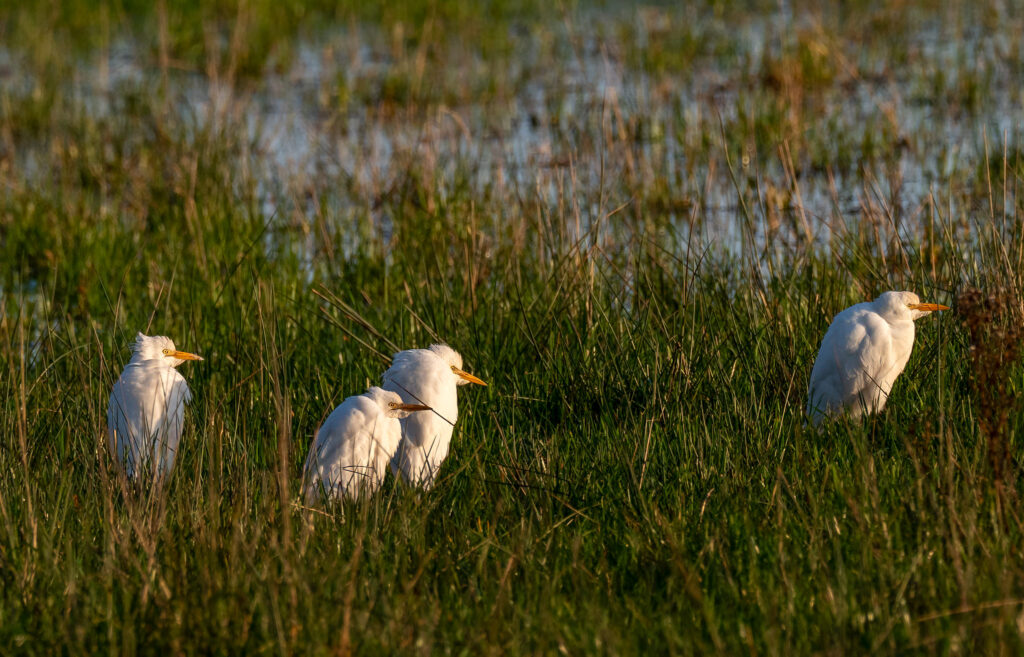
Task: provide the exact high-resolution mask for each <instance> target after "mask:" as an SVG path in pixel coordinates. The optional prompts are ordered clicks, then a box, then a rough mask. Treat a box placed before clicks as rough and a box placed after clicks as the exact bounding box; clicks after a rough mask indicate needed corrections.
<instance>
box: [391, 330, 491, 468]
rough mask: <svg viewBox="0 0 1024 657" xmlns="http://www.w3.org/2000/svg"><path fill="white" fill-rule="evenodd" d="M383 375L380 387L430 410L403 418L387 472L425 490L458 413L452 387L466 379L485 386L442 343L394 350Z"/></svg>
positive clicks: (460, 358)
mask: <svg viewBox="0 0 1024 657" xmlns="http://www.w3.org/2000/svg"><path fill="white" fill-rule="evenodd" d="M383 378H384V384H383V387H384V389H385V390H391V391H393V392H397V393H398V394H399V395H401V396H402V399H403V400H404V401H406V402H408V403H417V404H426V405H428V406H430V407H431V409H432V412H431V413H417V414H415V415H412V416H410V417H407V418H405V419H404V420H402V434H403V435H402V442H401V443H400V444H399V446H398V451H397V452H396V453H395V456H394V458H392V459H391V471H392V472H394V473H395V474H396V475H398V474H401V476H402V478H403V479H405V481H406V482H408V483H411V484H415V485H418V486H423V487H424V488H430V487H431V486H433V484H434V479H435V478H436V477H437V471H438V470H439V469H440V467H441V463H442V462H443V461H444V460H445V458H446V457H447V456H448V446H449V445H450V443H451V441H452V430H453V429H454V428H455V421H456V420H457V419H458V417H459V400H458V397H457V395H456V392H455V391H456V388H457V387H458V386H461V385H466V384H467V383H475V384H477V385H481V386H485V385H487V384H486V383H484V382H483V381H482V380H480V379H479V378H477V377H475V376H473V375H472V374H470V373H468V372H464V371H463V370H462V356H460V355H459V352H457V351H455V350H454V349H452V348H451V347H449V346H448V345H446V344H434V345H430V348H429V349H407V350H405V351H400V352H398V353H397V354H395V358H394V360H393V361H392V363H391V367H390V368H388V371H386V372H384V377H383Z"/></svg>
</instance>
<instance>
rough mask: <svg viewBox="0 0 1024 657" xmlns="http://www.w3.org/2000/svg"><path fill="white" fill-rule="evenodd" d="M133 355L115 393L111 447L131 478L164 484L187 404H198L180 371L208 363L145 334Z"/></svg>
mask: <svg viewBox="0 0 1024 657" xmlns="http://www.w3.org/2000/svg"><path fill="white" fill-rule="evenodd" d="M133 352H134V353H132V357H131V360H129V361H128V364H127V365H125V367H124V371H123V372H121V376H120V377H119V378H118V379H117V382H116V383H115V384H114V389H113V390H112V391H111V393H110V403H109V404H108V406H107V432H108V434H109V438H110V447H111V450H112V451H113V452H114V454H115V455H116V457H117V460H118V462H119V463H120V464H121V467H122V468H123V469H124V471H125V474H127V475H128V476H129V477H130V478H132V479H138V478H139V477H141V476H143V475H149V476H152V477H153V478H154V479H159V478H161V477H163V476H165V475H167V474H168V473H170V471H171V468H172V467H174V457H175V455H176V454H177V452H178V442H179V441H180V439H181V430H182V424H183V420H184V417H185V404H186V403H188V402H189V401H191V400H192V393H191V392H190V391H189V389H188V384H187V383H186V382H185V377H183V376H182V375H181V374H179V373H178V371H177V370H176V369H175V368H176V367H178V366H179V365H181V364H182V363H184V362H185V361H187V360H203V359H202V358H200V357H199V356H197V355H195V354H191V353H188V352H187V351H178V350H177V349H175V347H174V343H173V342H172V341H171V339H170V338H167V337H164V336H162V335H156V336H148V335H143V334H142V333H139V334H138V335H136V336H135V346H134V348H133Z"/></svg>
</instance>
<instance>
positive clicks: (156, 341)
mask: <svg viewBox="0 0 1024 657" xmlns="http://www.w3.org/2000/svg"><path fill="white" fill-rule="evenodd" d="M133 351H134V352H135V353H134V355H133V356H132V360H136V361H157V362H159V363H161V364H166V365H169V366H171V367H177V366H178V365H181V364H182V363H184V362H185V361H186V360H202V358H200V357H199V356H196V355H195V354H190V353H188V352H187V351H178V350H177V349H175V348H174V342H172V341H171V339H170V338H168V337H166V336H163V335H143V334H142V333H139V334H138V335H136V336H135V347H134V348H133Z"/></svg>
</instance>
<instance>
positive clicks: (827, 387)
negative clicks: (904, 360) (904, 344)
mask: <svg viewBox="0 0 1024 657" xmlns="http://www.w3.org/2000/svg"><path fill="white" fill-rule="evenodd" d="M850 311H854V312H850ZM891 360H892V335H891V330H890V328H889V325H888V324H887V323H886V322H885V320H884V319H882V318H881V317H880V316H878V315H877V314H876V313H872V312H867V311H863V310H858V309H856V307H854V308H851V309H848V310H847V311H844V312H842V313H840V314H839V315H837V316H836V318H835V320H833V322H832V325H831V326H829V329H828V331H827V332H826V333H825V338H824V339H823V340H822V342H821V349H820V350H819V352H818V358H817V359H816V360H815V362H814V369H813V370H812V372H811V384H810V394H809V396H808V413H809V414H811V416H812V417H815V419H816V420H817V419H820V415H821V414H822V413H831V412H838V411H841V410H843V409H844V408H845V409H849V410H850V411H851V413H852V414H854V415H859V414H860V412H861V411H862V410H864V409H865V408H868V409H872V408H873V407H874V405H875V404H876V403H877V401H878V399H879V395H882V396H883V397H884V394H886V393H887V391H883V388H882V382H883V377H884V375H885V373H886V372H887V371H888V370H889V368H890V365H891V364H890V361H891Z"/></svg>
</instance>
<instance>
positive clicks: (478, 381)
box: [452, 367, 487, 386]
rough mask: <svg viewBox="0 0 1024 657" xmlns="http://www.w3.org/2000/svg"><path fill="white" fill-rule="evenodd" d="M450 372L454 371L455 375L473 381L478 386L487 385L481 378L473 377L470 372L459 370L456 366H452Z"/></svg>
mask: <svg viewBox="0 0 1024 657" xmlns="http://www.w3.org/2000/svg"><path fill="white" fill-rule="evenodd" d="M452 372H455V375H456V376H461V377H462V378H463V379H465V380H467V381H469V382H470V383H475V384H477V385H478V386H486V385H487V384H486V383H484V381H483V379H480V378H478V377H475V376H473V375H472V374H470V373H469V372H463V371H462V370H460V369H459V368H457V367H453V368H452Z"/></svg>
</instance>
